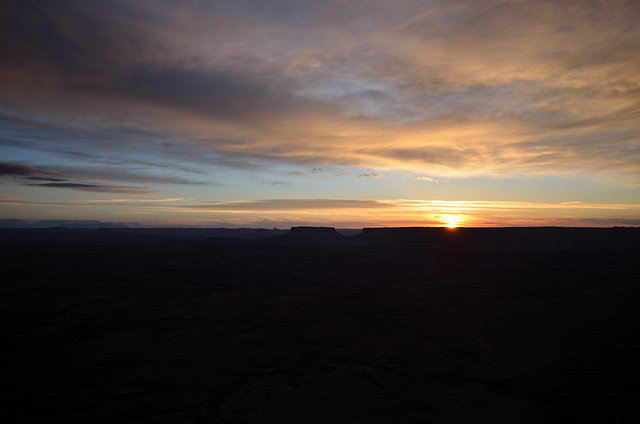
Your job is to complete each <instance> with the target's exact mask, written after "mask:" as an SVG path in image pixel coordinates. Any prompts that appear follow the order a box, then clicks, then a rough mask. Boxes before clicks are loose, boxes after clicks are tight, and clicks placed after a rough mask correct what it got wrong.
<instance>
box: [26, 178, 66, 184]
mask: <svg viewBox="0 0 640 424" xmlns="http://www.w3.org/2000/svg"><path fill="white" fill-rule="evenodd" d="M25 180H29V181H49V182H53V183H60V182H63V181H67V179H66V178H49V177H26V178H25Z"/></svg>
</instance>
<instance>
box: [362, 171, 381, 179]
mask: <svg viewBox="0 0 640 424" xmlns="http://www.w3.org/2000/svg"><path fill="white" fill-rule="evenodd" d="M381 176H382V175H380V174H376V173H375V172H370V173H368V174H360V175H358V178H380V177H381Z"/></svg>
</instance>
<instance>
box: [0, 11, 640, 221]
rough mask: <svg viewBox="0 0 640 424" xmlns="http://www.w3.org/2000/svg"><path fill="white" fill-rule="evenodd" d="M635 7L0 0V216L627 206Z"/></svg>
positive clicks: (633, 174)
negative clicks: (0, 1)
mask: <svg viewBox="0 0 640 424" xmlns="http://www.w3.org/2000/svg"><path fill="white" fill-rule="evenodd" d="M638 22H640V2H638V1H635V0H630V1H623V0H620V1H616V0H611V1H595V0H594V1H590V0H583V1H563V0H554V1H538V0H526V1H525V0H486V1H483V0H473V1H460V0H435V1H428V0H427V1H414V0H398V1H391V0H387V1H376V0H370V1H359V0H349V1H338V0H335V1H332V0H326V1H310V0H307V1H295V0H293V1H278V0H272V1H258V0H254V1H244V0H233V1H231V0H228V1H224V0H222V1H204V0H183V1H163V0H153V1H152V0H136V1H118V0H99V1H98V0H83V1H79V0H77V1H69V0H56V1H53V0H52V1H46V0H40V1H30V0H19V1H18V0H8V1H3V2H2V4H1V5H0V226H2V225H3V223H4V224H6V225H8V223H13V224H15V223H21V224H31V225H36V224H37V223H39V222H72V221H73V222H85V221H86V222H99V223H124V224H125V225H132V226H200V227H264V228H273V227H277V228H289V227H291V226H297V225H319V226H320V225H321V226H333V227H337V228H360V227H384V226H466V227H492V226H592V227H594V226H595V227H611V226H638V225H640V54H638V52H639V51H640V25H638ZM13 224H11V225H13Z"/></svg>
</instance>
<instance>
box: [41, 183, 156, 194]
mask: <svg viewBox="0 0 640 424" xmlns="http://www.w3.org/2000/svg"><path fill="white" fill-rule="evenodd" d="M28 185H30V186H34V187H47V188H67V189H72V190H80V191H89V192H93V193H115V194H133V195H149V194H153V191H150V190H149V187H128V186H110V185H99V184H81V183H45V184H28Z"/></svg>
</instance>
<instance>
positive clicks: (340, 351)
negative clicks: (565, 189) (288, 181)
mask: <svg viewBox="0 0 640 424" xmlns="http://www.w3.org/2000/svg"><path fill="white" fill-rule="evenodd" d="M354 233H358V232H353V231H352V232H342V234H341V233H338V232H336V231H335V230H334V229H332V228H307V227H298V228H293V229H292V230H291V231H289V232H287V231H283V230H275V229H274V230H250V229H237V230H214V229H209V230H194V229H127V228H102V229H71V228H50V229H37V230H35V229H34V230H30V229H0V249H1V258H2V259H1V264H2V270H3V274H4V277H3V279H2V281H3V282H2V284H1V286H0V287H1V290H2V297H1V299H2V309H1V313H2V326H3V335H4V336H3V341H2V349H1V352H2V363H3V365H4V367H3V368H4V372H3V374H4V376H3V383H4V387H5V392H6V391H7V390H8V394H5V395H4V398H5V402H6V404H7V407H6V409H5V411H4V412H5V414H3V415H4V416H5V418H4V421H5V422H10V423H22V422H24V423H27V422H48V423H69V424H71V423H74V424H80V423H147V422H149V423H224V424H227V423H228V424H231V423H234V424H235V423H238V424H240V423H471V422H487V423H562V424H574V423H598V424H604V423H621V422H638V421H637V419H638V418H640V402H639V400H640V385H639V381H640V361H639V360H638V357H639V353H638V349H637V348H638V346H640V343H639V341H640V340H639V338H640V336H639V335H640V261H639V260H638V258H639V257H640V228H606V229H605V228H557V227H549V228H494V229H480V228H476V229H473V228H458V229H446V228H376V229H368V228H367V229H364V230H363V231H362V232H361V233H358V234H354ZM42 417H46V418H44V419H43V418H42Z"/></svg>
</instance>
